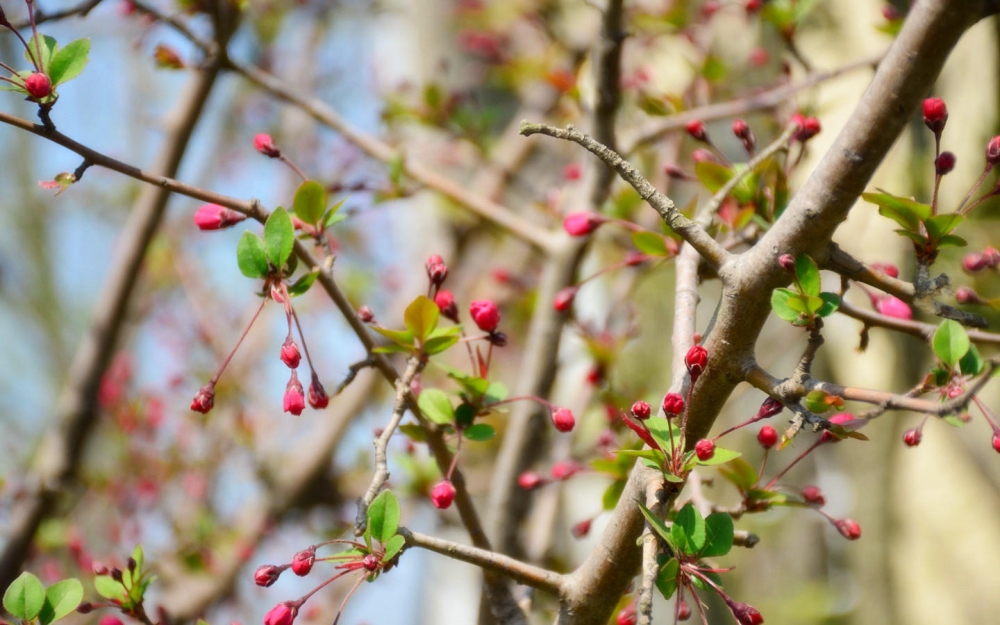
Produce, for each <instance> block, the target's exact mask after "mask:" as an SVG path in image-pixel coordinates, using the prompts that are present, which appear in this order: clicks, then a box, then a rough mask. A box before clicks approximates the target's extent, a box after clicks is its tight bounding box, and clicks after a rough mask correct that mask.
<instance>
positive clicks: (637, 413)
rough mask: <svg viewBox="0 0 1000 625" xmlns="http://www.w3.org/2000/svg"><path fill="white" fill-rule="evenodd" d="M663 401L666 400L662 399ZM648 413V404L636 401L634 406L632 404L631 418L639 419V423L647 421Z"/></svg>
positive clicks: (649, 410)
mask: <svg viewBox="0 0 1000 625" xmlns="http://www.w3.org/2000/svg"><path fill="white" fill-rule="evenodd" d="M665 400H666V398H664V401H665ZM650 412H651V409H650V407H649V404H647V403H646V402H644V401H637V402H635V403H634V404H632V416H633V417H635V418H636V419H639V420H640V421H645V420H646V419H648V418H649V415H650Z"/></svg>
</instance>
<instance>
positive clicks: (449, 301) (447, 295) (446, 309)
mask: <svg viewBox="0 0 1000 625" xmlns="http://www.w3.org/2000/svg"><path fill="white" fill-rule="evenodd" d="M434 303H435V304H437V307H438V310H440V311H441V314H442V315H444V317H445V319H451V320H452V321H454V322H455V323H458V306H457V305H456V304H455V295H454V294H453V293H452V292H451V291H449V290H447V289H441V290H440V291H438V292H437V293H436V294H435V295H434Z"/></svg>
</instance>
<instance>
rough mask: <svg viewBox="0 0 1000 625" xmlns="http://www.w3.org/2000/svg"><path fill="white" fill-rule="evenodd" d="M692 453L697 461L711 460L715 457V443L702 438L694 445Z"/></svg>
mask: <svg viewBox="0 0 1000 625" xmlns="http://www.w3.org/2000/svg"><path fill="white" fill-rule="evenodd" d="M694 453H695V455H696V456H698V460H701V461H702V462H705V461H706V460H711V459H712V456H714V455H715V442H714V441H713V440H711V439H708V438H703V439H701V440H700V441H698V442H697V443H695V445H694Z"/></svg>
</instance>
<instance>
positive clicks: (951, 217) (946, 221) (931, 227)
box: [924, 213, 965, 241]
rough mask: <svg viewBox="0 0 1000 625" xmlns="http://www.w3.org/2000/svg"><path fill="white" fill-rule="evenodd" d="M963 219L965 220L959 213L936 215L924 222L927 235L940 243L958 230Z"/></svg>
mask: <svg viewBox="0 0 1000 625" xmlns="http://www.w3.org/2000/svg"><path fill="white" fill-rule="evenodd" d="M963 219H965V218H964V217H962V216H961V215H959V214H958V213H949V214H947V215H934V216H933V217H929V218H927V219H925V220H924V227H925V228H927V234H928V235H930V237H931V239H932V240H934V241H940V240H941V239H942V237H944V236H945V235H947V234H948V233H950V232H951V231H952V230H954V229H955V228H957V227H958V224H960V223H962V220H963Z"/></svg>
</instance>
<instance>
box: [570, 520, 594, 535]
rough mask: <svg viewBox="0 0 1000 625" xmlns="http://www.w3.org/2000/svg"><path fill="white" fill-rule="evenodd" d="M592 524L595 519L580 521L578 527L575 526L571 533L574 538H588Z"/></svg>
mask: <svg viewBox="0 0 1000 625" xmlns="http://www.w3.org/2000/svg"><path fill="white" fill-rule="evenodd" d="M592 522H593V519H584V520H582V521H580V522H579V523H577V524H576V525H574V526H573V529H572V530H570V532H572V534H573V538H583V537H584V536H586V535H587V534H589V533H590V524H591V523H592Z"/></svg>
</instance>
